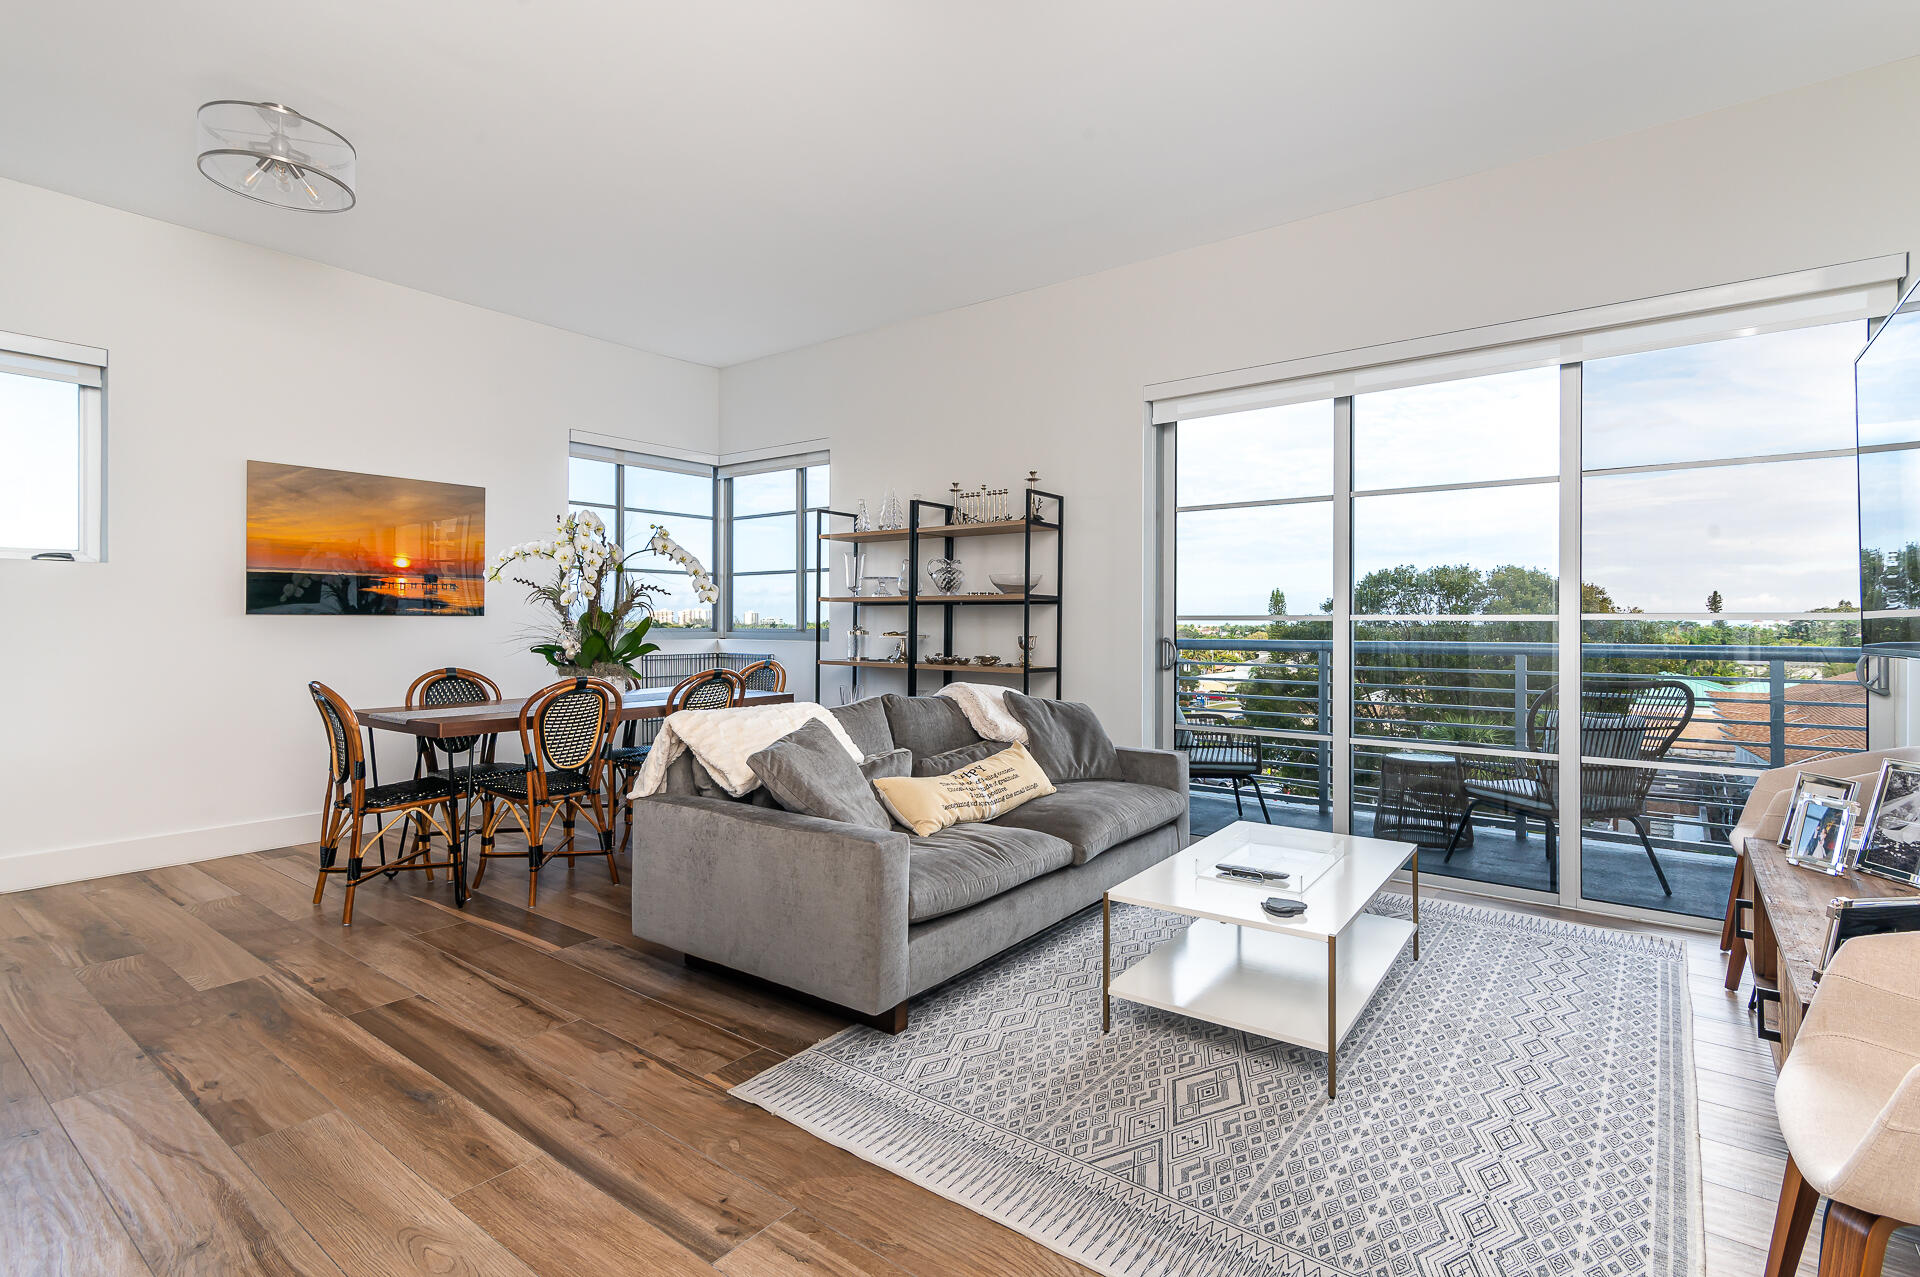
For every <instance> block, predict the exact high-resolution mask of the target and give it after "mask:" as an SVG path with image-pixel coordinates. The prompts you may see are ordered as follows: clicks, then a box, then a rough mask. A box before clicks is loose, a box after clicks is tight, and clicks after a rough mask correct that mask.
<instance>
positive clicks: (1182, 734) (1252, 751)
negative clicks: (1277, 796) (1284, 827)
mask: <svg viewBox="0 0 1920 1277" xmlns="http://www.w3.org/2000/svg"><path fill="white" fill-rule="evenodd" d="M1225 721H1226V720H1225V719H1224V718H1222V717H1221V716H1220V715H1217V714H1192V715H1187V716H1183V717H1182V718H1181V719H1180V721H1179V722H1177V723H1176V724H1175V725H1174V728H1173V747H1174V748H1175V749H1176V750H1179V751H1180V752H1181V753H1183V754H1185V755H1186V756H1187V779H1188V780H1224V781H1228V782H1229V783H1231V784H1232V785H1233V810H1234V813H1235V814H1236V815H1237V816H1238V817H1239V818H1240V819H1242V820H1245V819H1246V816H1247V809H1246V806H1245V804H1243V803H1242V802H1241V801H1240V786H1242V785H1250V786H1252V787H1253V796H1254V798H1255V799H1257V800H1258V801H1259V803H1260V819H1261V820H1264V821H1266V822H1267V823H1268V824H1269V825H1271V824H1272V823H1273V817H1272V816H1270V815H1268V814H1267V796H1266V795H1265V794H1263V793H1261V792H1260V780H1259V777H1260V742H1259V741H1258V740H1257V739H1255V738H1254V737H1251V736H1236V735H1234V734H1233V733H1232V732H1219V731H1208V730H1207V729H1206V728H1205V727H1204V726H1203V727H1199V728H1196V727H1195V726H1194V724H1218V723H1224V722H1225Z"/></svg>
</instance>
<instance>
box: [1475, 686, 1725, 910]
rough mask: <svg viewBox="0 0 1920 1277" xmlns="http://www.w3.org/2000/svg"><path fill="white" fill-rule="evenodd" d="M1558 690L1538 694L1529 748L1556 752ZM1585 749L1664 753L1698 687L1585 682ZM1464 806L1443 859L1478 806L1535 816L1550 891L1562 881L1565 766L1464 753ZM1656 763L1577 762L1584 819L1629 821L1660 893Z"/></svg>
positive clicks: (1590, 753) (1592, 754)
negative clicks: (1652, 829)
mask: <svg viewBox="0 0 1920 1277" xmlns="http://www.w3.org/2000/svg"><path fill="white" fill-rule="evenodd" d="M1558 695H1559V688H1558V687H1557V686H1556V687H1549V688H1548V689H1547V690H1546V691H1544V692H1541V693H1540V694H1539V695H1538V696H1536V697H1534V698H1533V703H1532V704H1531V705H1530V706H1529V707H1528V709H1527V749H1528V750H1529V751H1530V752H1532V753H1536V754H1551V753H1553V752H1554V751H1555V750H1557V749H1559V747H1560V743H1559V710H1558V708H1557V698H1558ZM1580 702H1581V704H1580V753H1581V756H1582V757H1583V758H1619V759H1633V760H1635V761H1636V762H1643V763H1644V762H1651V761H1653V760H1655V759H1660V758H1664V757H1666V754H1667V751H1668V750H1669V749H1671V748H1673V743H1674V741H1676V740H1678V739H1679V738H1680V734H1681V733H1682V732H1684V731H1685V730H1686V727H1687V724H1688V723H1689V722H1691V721H1692V719H1693V689H1692V688H1690V687H1688V686H1687V685H1686V684H1685V683H1681V682H1677V681H1674V680H1671V679H1632V680H1628V681H1623V682H1617V683H1607V684H1605V685H1602V686H1597V687H1588V688H1585V689H1583V690H1582V691H1581V693H1580ZM1460 766H1461V769H1462V772H1463V773H1464V776H1463V783H1462V788H1463V789H1464V790H1465V791H1466V795H1467V806H1466V810H1465V811H1464V812H1462V813H1461V816H1460V824H1459V826H1458V827H1457V828H1456V829H1455V830H1454V831H1453V836H1452V837H1451V838H1450V839H1449V840H1448V842H1447V854H1446V857H1445V859H1446V860H1452V859H1453V853H1454V852H1455V851H1456V850H1458V849H1459V845H1460V837H1461V834H1462V833H1463V832H1464V831H1465V830H1466V829H1467V828H1468V826H1469V825H1470V824H1471V823H1472V822H1473V813H1474V811H1475V810H1476V809H1477V808H1482V807H1485V808H1490V809H1492V810H1495V811H1500V812H1504V813H1506V814H1507V815H1510V816H1519V817H1523V818H1524V817H1529V816H1530V817H1532V818H1534V819H1536V820H1538V821H1540V823H1541V824H1543V825H1545V826H1546V831H1547V839H1546V842H1547V889H1548V890H1549V891H1554V890H1558V889H1559V885H1560V865H1559V855H1558V852H1559V842H1558V837H1557V832H1558V831H1557V820H1558V814H1559V810H1560V802H1559V784H1560V765H1559V764H1558V763H1548V762H1540V761H1538V760H1535V759H1526V758H1515V759H1504V758H1488V757H1484V756H1477V755H1471V754H1462V755H1461V756H1460ZM1655 775H1656V770H1655V769H1654V768H1652V767H1608V766H1605V765H1603V764H1596V763H1582V764H1581V766H1580V821H1581V823H1584V822H1586V821H1590V820H1625V821H1628V822H1630V823H1631V824H1632V825H1633V828H1634V832H1636V833H1638V834H1639V835H1640V845H1641V846H1643V847H1645V848H1646V849H1647V860H1648V861H1649V862H1650V863H1651V864H1652V865H1653V872H1654V876H1655V877H1657V878H1659V879H1660V890H1661V891H1663V892H1665V893H1666V894H1667V895H1669V896H1670V895H1672V894H1673V888H1672V887H1671V886H1669V885H1668V883H1667V874H1666V871H1665V870H1664V869H1662V868H1661V867H1660V857H1658V856H1657V855H1655V854H1654V851H1653V839H1652V838H1651V836H1650V835H1649V833H1648V830H1647V817H1646V806H1647V791H1648V790H1650V789H1651V788H1652V787H1653V781H1654V777H1655Z"/></svg>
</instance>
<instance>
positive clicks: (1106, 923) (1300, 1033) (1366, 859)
mask: <svg viewBox="0 0 1920 1277" xmlns="http://www.w3.org/2000/svg"><path fill="white" fill-rule="evenodd" d="M1250 845H1261V846H1269V847H1281V848H1289V849H1293V850H1296V851H1300V852H1308V853H1319V854H1322V855H1330V856H1332V857H1333V858H1334V859H1333V863H1332V864H1331V866H1330V867H1328V868H1326V869H1325V870H1324V872H1322V873H1321V874H1320V875H1319V876H1318V877H1317V878H1315V879H1313V880H1312V881H1311V882H1309V883H1308V885H1307V887H1306V888H1305V890H1303V891H1289V890H1287V889H1286V888H1284V887H1275V886H1267V885H1262V884H1257V883H1255V884H1248V883H1238V882H1230V881H1225V880H1222V879H1221V878H1219V877H1217V876H1216V875H1215V873H1214V868H1213V867H1214V866H1215V865H1216V864H1218V863H1220V862H1221V861H1230V860H1232V859H1234V854H1233V853H1234V852H1236V851H1237V850H1240V849H1242V848H1245V847H1248V846H1250ZM1409 856H1411V857H1412V869H1413V919H1412V921H1408V920H1406V919H1403V918H1386V917H1382V916H1380V915H1379V914H1371V913H1366V912H1364V910H1365V909H1366V907H1367V903H1368V902H1369V901H1371V900H1372V899H1373V898H1374V897H1375V896H1376V895H1378V894H1379V893H1380V890H1381V888H1383V887H1385V886H1386V885H1387V883H1388V882H1390V881H1391V880H1392V878H1393V875H1394V873H1395V872H1396V871H1398V870H1399V868H1400V867H1401V866H1402V865H1404V864H1406V863H1407V860H1408V857H1409ZM1274 895H1297V896H1299V897H1300V898H1301V899H1303V900H1305V901H1306V902H1307V911H1306V912H1305V913H1303V914H1300V915H1298V916H1297V917H1293V918H1276V917H1274V916H1272V915H1271V914H1269V913H1267V912H1266V911H1265V910H1263V909H1261V907H1260V902H1261V901H1263V900H1265V899H1266V898H1267V897H1268V896H1274ZM1116 900H1117V901H1120V902H1121V903H1122V904H1133V905H1146V906H1147V907H1148V908H1150V909H1162V910H1165V911H1166V912H1168V913H1182V914H1186V915H1187V916H1189V917H1191V918H1193V919H1195V921H1194V923H1193V925H1192V926H1190V927H1188V928H1187V929H1186V931H1184V932H1183V933H1181V934H1180V935H1179V936H1177V937H1176V938H1174V939H1172V940H1169V941H1167V942H1166V943H1165V944H1163V945H1161V946H1160V947H1159V948H1157V949H1155V950H1153V952H1151V953H1149V954H1148V955H1147V956H1146V957H1144V958H1141V959H1140V960H1139V961H1138V962H1135V963H1134V964H1133V965H1132V966H1130V967H1128V968H1127V969H1126V971H1124V972H1123V973H1121V975H1120V977H1119V978H1118V979H1115V978H1114V977H1113V902H1114V901H1116ZM1101 913H1102V915H1103V917H1102V931H1103V941H1102V957H1101V984H1102V998H1101V1006H1100V1011H1101V1032H1102V1033H1105V1032H1108V1031H1110V1030H1111V1029H1112V1028H1113V1005H1112V999H1114V998H1124V999H1126V1000H1127V1001H1129V1002H1138V1003H1141V1004H1143V1005H1145V1006H1151V1007H1159V1008H1160V1009H1162V1010H1164V1011H1178V1012H1179V1013H1180V1014H1182V1015H1190V1016H1192V1017H1194V1018H1195V1019H1197V1020H1206V1021H1208V1022H1210V1023H1213V1024H1223V1025H1226V1026H1227V1027H1229V1028H1235V1029H1243V1030H1245V1031H1246V1032H1248V1033H1257V1034H1259V1035H1260V1036H1261V1037H1267V1038H1274V1039H1276V1040H1278V1041H1281V1042H1291V1043H1293V1044H1294V1045H1296V1046H1304V1047H1307V1048H1309V1049H1311V1050H1315V1051H1324V1052H1326V1055H1327V1095H1328V1096H1329V1097H1332V1096H1333V1095H1334V1093H1335V1090H1334V1052H1335V1051H1336V1050H1337V1049H1338V1048H1339V1045H1340V1041H1341V1039H1343V1038H1344V1037H1346V1035H1347V1031H1348V1030H1349V1029H1351V1028H1352V1027H1353V1025H1354V1023H1355V1021H1357V1020H1359V1018H1360V1013H1361V1012H1362V1011H1363V1010H1365V1009H1366V1005H1367V1000H1368V999H1369V998H1371V997H1372V996H1373V994H1374V991H1375V990H1376V989H1378V988H1379V987H1380V983H1381V981H1382V980H1384V979H1385V978H1386V975H1387V970H1388V968H1390V967H1391V966H1393V963H1394V959H1396V958H1398V957H1399V956H1400V951H1401V950H1402V949H1404V948H1406V947H1407V945H1408V943H1409V942H1411V943H1412V945H1413V956H1414V958H1415V960H1418V959H1419V957H1420V851H1419V848H1418V847H1416V846H1415V845H1414V844H1412V843H1408V842H1388V841H1385V840H1384V839H1379V838H1356V837H1352V836H1350V835H1345V834H1325V833H1321V832H1319V831H1318V830H1312V829H1289V828H1287V827H1285V826H1279V825H1262V824H1255V823H1253V822H1251V821H1244V820H1243V821H1239V822H1236V823H1235V824H1231V825H1228V826H1227V827H1226V828H1225V829H1222V830H1220V831H1219V832H1218V833H1214V834H1210V835H1208V836H1207V837H1205V838H1202V839H1201V840H1200V841H1199V842H1197V843H1194V844H1193V845H1192V846H1191V847H1188V848H1187V849H1186V850H1185V851H1182V852H1180V853H1178V854H1177V855H1174V856H1172V857H1170V858H1168V859H1166V860H1163V861H1161V862H1160V863H1159V864H1157V865H1154V866H1153V867H1151V868H1149V869H1143V870H1141V871H1140V872H1139V873H1137V874H1135V875H1134V876H1133V877H1131V878H1129V879H1127V880H1126V881H1125V882H1123V883H1120V884H1119V885H1118V886H1116V887H1114V888H1113V890H1111V891H1109V892H1107V894H1106V897H1105V899H1104V901H1103V902H1102V905H1101Z"/></svg>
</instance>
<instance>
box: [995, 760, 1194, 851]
mask: <svg viewBox="0 0 1920 1277" xmlns="http://www.w3.org/2000/svg"><path fill="white" fill-rule="evenodd" d="M1186 805H1187V796H1186V795H1185V794H1176V793H1174V792H1173V791H1172V790H1171V789H1160V788H1157V787H1155V786H1153V785H1136V784H1133V783H1132V782H1131V781H1124V780H1075V781H1069V782H1067V783H1066V784H1064V785H1061V786H1059V787H1058V788H1057V789H1056V790H1055V791H1054V792H1053V793H1051V794H1048V795H1047V796H1046V797H1045V798H1036V799H1034V800H1033V801H1032V802H1030V803H1027V804H1026V805H1025V806H1023V807H1019V808H1016V809H1015V810H1013V811H1010V812H1008V813H1006V814H1005V815H1003V816H1000V817H998V818H996V819H995V820H994V821H993V822H992V823H994V824H996V825H1001V826H1004V827H1007V828H1012V829H1037V830H1039V831H1041V832H1042V833H1049V834H1053V835H1054V836H1056V837H1059V838H1064V839H1066V840H1067V841H1068V842H1069V843H1071V844H1072V845H1073V863H1074V864H1076V865H1084V864H1086V863H1087V862H1088V861H1089V860H1092V859H1093V858H1094V857H1095V856H1097V855H1099V854H1100V853H1101V852H1103V851H1105V850H1106V849H1107V848H1109V847H1113V846H1117V845H1119V844H1120V843H1123V842H1125V841H1127V839H1129V838H1133V837H1137V836H1138V835H1140V834H1144V833H1146V832H1147V831H1148V830H1150V829H1158V828H1159V827H1160V826H1161V825H1165V824H1168V823H1171V822H1172V821H1176V820H1178V819H1180V813H1181V812H1183V811H1185V810H1186Z"/></svg>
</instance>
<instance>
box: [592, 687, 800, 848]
mask: <svg viewBox="0 0 1920 1277" xmlns="http://www.w3.org/2000/svg"><path fill="white" fill-rule="evenodd" d="M759 664H760V665H772V666H773V667H774V668H775V669H776V670H779V673H780V682H781V684H782V685H783V686H784V684H785V683H786V679H787V673H786V671H785V670H782V669H780V666H779V664H778V663H777V662H774V661H761V662H760V663H759ZM754 668H757V666H749V667H748V669H754ZM775 690H779V689H775ZM745 692H746V685H745V683H744V682H743V681H742V676H741V674H740V673H736V672H735V671H733V670H722V669H711V670H701V671H700V672H699V673H698V674H689V675H687V676H686V677H685V678H683V679H681V680H680V681H679V682H678V683H675V684H674V685H673V690H672V691H671V692H668V693H667V703H666V711H665V713H663V714H662V715H661V718H660V719H655V720H654V726H655V727H656V728H657V727H658V726H659V723H660V721H661V719H664V718H665V717H666V715H667V714H674V713H678V712H679V711H681V710H683V709H727V708H729V707H730V706H733V705H737V704H738V703H739V702H740V699H741V697H742V696H743V695H744V694H745ZM628 726H629V727H632V726H633V725H632V724H628ZM652 748H653V746H652V745H650V744H648V745H637V746H636V745H633V744H632V743H631V740H629V743H628V745H627V746H626V747H623V748H621V749H616V750H614V751H613V753H612V755H611V758H612V762H613V767H614V784H615V787H616V789H617V791H618V793H619V795H620V799H619V801H620V809H621V811H622V813H624V816H625V820H626V830H625V832H623V833H622V834H621V835H620V850H622V851H625V850H626V849H627V848H628V847H629V846H631V845H632V843H633V793H632V791H633V782H634V780H635V778H636V777H638V776H639V775H640V768H641V765H642V764H644V763H645V762H646V761H647V752H648V751H649V750H650V749H652Z"/></svg>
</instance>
